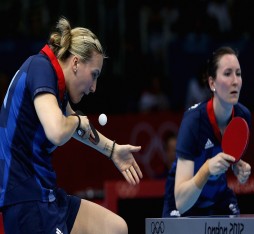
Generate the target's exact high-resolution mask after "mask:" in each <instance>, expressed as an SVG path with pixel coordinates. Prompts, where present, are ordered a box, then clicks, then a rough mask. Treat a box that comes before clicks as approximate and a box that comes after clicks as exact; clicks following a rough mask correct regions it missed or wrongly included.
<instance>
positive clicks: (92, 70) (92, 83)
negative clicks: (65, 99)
mask: <svg viewBox="0 0 254 234" xmlns="http://www.w3.org/2000/svg"><path fill="white" fill-rule="evenodd" d="M102 65H103V56H102V55H101V54H98V53H94V54H93V56H92V58H91V60H90V61H87V62H85V63H84V62H82V61H81V60H80V59H78V58H77V57H76V61H74V65H73V66H74V67H73V68H72V69H73V73H74V76H73V77H72V79H71V81H70V83H69V90H68V92H69V96H70V98H71V101H72V102H73V103H75V104H76V103H79V102H80V101H81V99H82V97H83V96H84V95H88V94H89V93H94V92H95V91H96V85H97V79H98V77H99V75H100V73H101V69H102Z"/></svg>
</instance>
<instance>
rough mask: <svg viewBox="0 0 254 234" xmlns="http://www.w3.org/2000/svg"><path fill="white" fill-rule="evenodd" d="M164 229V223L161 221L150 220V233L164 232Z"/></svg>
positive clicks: (158, 233)
mask: <svg viewBox="0 0 254 234" xmlns="http://www.w3.org/2000/svg"><path fill="white" fill-rule="evenodd" d="M164 231H165V224H164V222H163V221H160V222H158V221H157V222H152V223H151V233H152V234H160V233H164Z"/></svg>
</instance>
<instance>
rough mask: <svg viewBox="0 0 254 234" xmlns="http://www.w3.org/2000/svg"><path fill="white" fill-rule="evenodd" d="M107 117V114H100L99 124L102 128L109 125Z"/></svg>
mask: <svg viewBox="0 0 254 234" xmlns="http://www.w3.org/2000/svg"><path fill="white" fill-rule="evenodd" d="M107 120H108V119H107V116H106V115H105V114H100V116H99V123H100V125H101V126H104V125H105V124H106V123H107Z"/></svg>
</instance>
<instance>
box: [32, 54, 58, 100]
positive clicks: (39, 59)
mask: <svg viewBox="0 0 254 234" xmlns="http://www.w3.org/2000/svg"><path fill="white" fill-rule="evenodd" d="M27 82H28V88H29V90H30V93H31V97H32V99H34V98H35V96H36V95H37V94H39V93H52V94H53V95H55V96H56V97H57V96H58V86H57V76H56V74H55V71H54V69H53V67H52V65H51V63H50V61H49V60H48V59H47V58H46V57H45V56H44V55H35V56H33V57H32V59H31V61H30V64H29V68H28V69H27Z"/></svg>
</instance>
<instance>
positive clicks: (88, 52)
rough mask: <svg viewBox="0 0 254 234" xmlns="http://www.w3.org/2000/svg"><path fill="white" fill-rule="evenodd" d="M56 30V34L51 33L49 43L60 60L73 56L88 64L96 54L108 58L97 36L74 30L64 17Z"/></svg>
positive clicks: (78, 29) (77, 28) (86, 30)
mask: <svg viewBox="0 0 254 234" xmlns="http://www.w3.org/2000/svg"><path fill="white" fill-rule="evenodd" d="M56 29H57V30H56V32H53V33H51V35H50V38H49V42H48V43H49V46H50V48H51V49H52V50H53V52H54V54H55V55H56V57H57V58H58V59H59V60H61V61H64V60H66V59H67V58H68V57H69V56H70V54H73V55H75V56H77V57H79V58H80V59H81V60H82V61H83V62H86V61H89V60H90V59H91V58H92V55H93V53H94V52H96V53H98V54H101V55H102V56H103V58H105V57H106V56H105V54H104V51H103V48H102V46H101V44H100V41H99V40H98V38H97V36H96V35H95V34H94V33H93V32H91V31H90V30H89V29H87V28H82V27H76V28H73V29H72V28H71V26H70V23H69V21H68V20H67V19H66V18H64V17H60V19H59V21H58V22H57V24H56Z"/></svg>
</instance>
